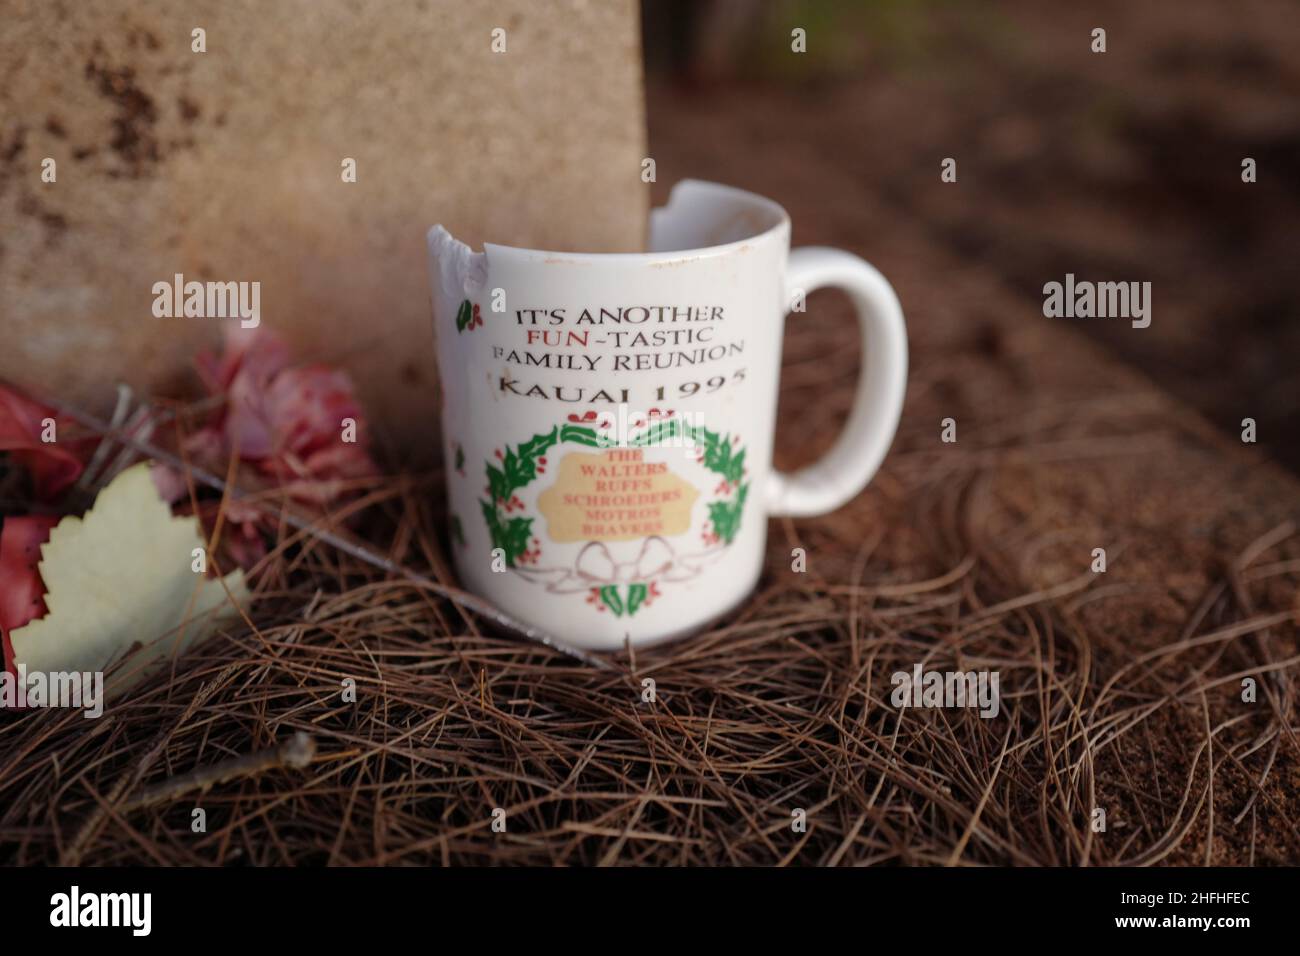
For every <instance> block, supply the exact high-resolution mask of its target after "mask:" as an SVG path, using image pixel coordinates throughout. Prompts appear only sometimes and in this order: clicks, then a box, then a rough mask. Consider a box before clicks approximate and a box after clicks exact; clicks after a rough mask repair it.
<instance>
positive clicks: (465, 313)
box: [456, 299, 474, 332]
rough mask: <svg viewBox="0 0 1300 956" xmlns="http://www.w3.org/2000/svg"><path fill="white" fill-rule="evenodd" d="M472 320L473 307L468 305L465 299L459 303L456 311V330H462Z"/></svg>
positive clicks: (467, 300) (467, 326)
mask: <svg viewBox="0 0 1300 956" xmlns="http://www.w3.org/2000/svg"><path fill="white" fill-rule="evenodd" d="M473 321H474V307H473V306H472V305H470V302H469V299H466V300H465V301H464V302H462V303H461V304H460V308H459V309H458V310H457V312H456V331H457V332H464V331H465V330H466V329H467V328H469V324H470V323H471V322H473Z"/></svg>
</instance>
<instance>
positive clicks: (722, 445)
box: [696, 428, 745, 485]
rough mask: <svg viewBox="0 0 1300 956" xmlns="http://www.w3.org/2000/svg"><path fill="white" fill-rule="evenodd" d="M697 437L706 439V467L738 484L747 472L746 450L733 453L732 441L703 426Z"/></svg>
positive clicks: (729, 481) (730, 482)
mask: <svg viewBox="0 0 1300 956" xmlns="http://www.w3.org/2000/svg"><path fill="white" fill-rule="evenodd" d="M696 436H697V437H702V438H703V439H704V458H703V463H704V467H705V468H707V469H709V471H711V472H714V473H715V474H718V475H721V476H722V477H723V478H724V479H726V481H727V482H728V483H729V484H733V485H734V484H738V483H739V482H740V479H741V478H742V477H744V474H745V451H744V449H743V448H742V449H741V450H740V451H738V452H736V453H735V454H732V448H731V442H730V441H729V440H728V439H727V438H724V437H722V436H720V435H719V434H718V433H717V432H714V431H709V430H708V429H707V428H701V429H699V430H698V431H697V433H696Z"/></svg>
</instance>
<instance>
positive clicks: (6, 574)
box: [0, 515, 59, 672]
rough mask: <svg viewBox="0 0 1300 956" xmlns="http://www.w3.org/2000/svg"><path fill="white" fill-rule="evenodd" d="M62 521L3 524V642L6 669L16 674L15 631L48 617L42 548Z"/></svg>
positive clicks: (23, 519) (0, 636)
mask: <svg viewBox="0 0 1300 956" xmlns="http://www.w3.org/2000/svg"><path fill="white" fill-rule="evenodd" d="M58 522H59V519H58V518H54V517H50V516H48V515H30V516H26V517H16V518H5V519H4V524H3V525H0V643H2V644H3V651H4V669H5V670H7V671H10V672H13V671H14V662H13V661H14V649H13V645H12V644H11V643H10V640H9V635H10V633H11V632H13V631H16V630H18V628H20V627H22V626H23V625H25V624H27V622H29V621H34V620H36V619H37V618H38V617H44V616H45V610H46V609H45V583H44V582H43V581H42V580H41V572H40V568H39V565H40V560H41V545H43V544H44V543H45V542H46V541H48V540H49V538H50V529H51V528H53V527H54V526H55V525H56V524H58Z"/></svg>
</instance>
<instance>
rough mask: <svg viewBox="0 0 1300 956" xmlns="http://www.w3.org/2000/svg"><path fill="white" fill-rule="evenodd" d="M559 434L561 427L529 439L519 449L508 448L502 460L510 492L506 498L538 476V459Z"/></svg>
mask: <svg viewBox="0 0 1300 956" xmlns="http://www.w3.org/2000/svg"><path fill="white" fill-rule="evenodd" d="M558 434H559V429H558V428H552V429H551V430H550V431H549V432H542V433H541V434H540V435H534V436H533V437H532V438H530V439H528V441H526V442H524V443H523V444H522V445H520V446H519V449H518V451H513V450H511V449H506V456H505V460H504V461H503V462H502V464H503V465H504V466H505V479H506V483H507V485H508V488H507V491H508V493H507V494H506V495H505V496H504V497H505V498H506V500H509V498H510V495H513V494H514V493H515V492H516V491H518V490H519V489H520V488H522V487H524V486H525V485H527V484H528V483H529V482H530V481H532V480H533V479H534V478H536V477H537V459H539V458H541V457H542V455H544V454H546V452H547V451H549V450H550V448H551V446H552V445H554V444H555V441H556V437H557V435H558Z"/></svg>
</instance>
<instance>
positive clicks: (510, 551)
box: [479, 501, 533, 568]
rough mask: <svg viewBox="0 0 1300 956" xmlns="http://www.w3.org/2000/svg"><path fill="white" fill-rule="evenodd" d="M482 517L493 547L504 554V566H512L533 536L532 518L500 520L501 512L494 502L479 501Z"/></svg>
mask: <svg viewBox="0 0 1300 956" xmlns="http://www.w3.org/2000/svg"><path fill="white" fill-rule="evenodd" d="M479 506H480V507H481V508H482V509H483V518H484V519H485V520H486V521H487V526H488V537H490V538H491V539H492V547H493V549H496V548H500V549H501V552H502V553H503V554H504V555H505V559H506V567H510V568H513V567H514V566H515V564H516V563H517V562H518V560H519V558H520V557H521V556H522V555H523V553H524V552H525V551H527V550H528V541H529V539H531V538H532V536H533V519H532V518H510V519H507V520H502V518H501V512H500V511H498V510H497V507H496V505H495V504H494V503H492V502H490V501H480V502H479Z"/></svg>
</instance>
